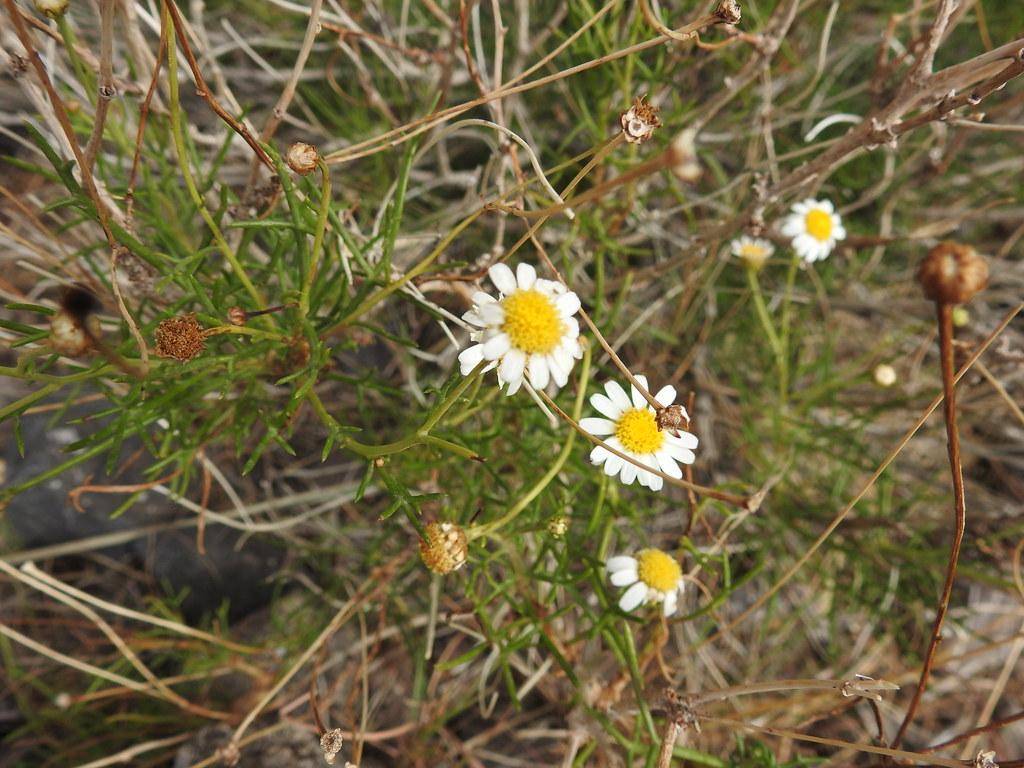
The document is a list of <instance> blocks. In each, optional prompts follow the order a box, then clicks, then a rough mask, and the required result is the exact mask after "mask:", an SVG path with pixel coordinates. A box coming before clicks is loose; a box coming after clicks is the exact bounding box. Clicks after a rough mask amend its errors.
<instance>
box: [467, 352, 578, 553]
mask: <svg viewBox="0 0 1024 768" xmlns="http://www.w3.org/2000/svg"><path fill="white" fill-rule="evenodd" d="M590 354H591V352H590V345H587V346H586V348H585V349H584V351H583V360H582V362H581V363H580V380H579V386H578V388H577V390H576V401H575V402H574V403H573V408H572V417H573V420H574V421H576V422H579V420H580V414H581V413H582V412H583V399H584V398H585V397H586V395H587V382H588V381H589V379H590ZM575 442H576V430H573V429H570V430H569V436H568V437H567V438H566V440H565V444H564V445H563V446H562V450H561V451H560V452H559V454H558V458H556V459H555V462H554V464H552V465H551V468H550V469H548V471H547V472H545V473H544V476H543V477H541V479H540V480H538V481H537V482H536V484H534V486H533V487H532V488H530V490H528V491H527V492H526V494H525V495H523V496H522V497H520V499H519V500H518V501H517V502H516V503H515V504H513V505H512V506H511V507H509V509H508V511H507V512H506V513H505V514H504V515H502V516H501V517H499V518H498V519H497V520H492V521H491V522H489V523H485V524H484V525H480V526H474V527H473V528H471V529H470V530H469V531H468V532H467V535H468V536H469V538H470V539H475V538H479V537H480V536H487V535H489V534H491V533H492V532H494V531H497V530H499V529H501V528H502V527H504V526H506V525H508V524H509V523H511V522H512V521H513V520H515V519H516V517H517V516H518V515H519V513H520V512H522V511H523V510H524V509H526V507H527V506H529V504H530V502H532V501H533V500H534V499H536V498H537V496H539V495H540V494H541V492H542V491H543V490H544V489H545V488H547V487H548V485H549V484H550V483H551V481H552V480H554V479H555V477H556V476H557V475H558V473H559V472H561V471H562V467H563V466H564V465H565V462H566V460H567V459H568V458H569V454H570V453H571V452H572V447H573V445H574V444H575Z"/></svg>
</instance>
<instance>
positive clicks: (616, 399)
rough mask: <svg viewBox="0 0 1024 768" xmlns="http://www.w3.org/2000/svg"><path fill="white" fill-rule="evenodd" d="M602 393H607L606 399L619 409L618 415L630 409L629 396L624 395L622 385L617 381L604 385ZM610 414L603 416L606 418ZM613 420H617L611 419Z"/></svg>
mask: <svg viewBox="0 0 1024 768" xmlns="http://www.w3.org/2000/svg"><path fill="white" fill-rule="evenodd" d="M604 391H605V392H607V393H608V398H609V399H610V400H611V401H612V402H613V403H614V404H615V405H616V406H617V407H618V408H619V415H621V414H622V411H625V410H628V409H630V408H632V407H633V406H632V404H631V403H630V402H629V396H628V395H627V394H626V390H624V389H623V388H622V385H621V384H619V382H617V381H609V382H608V383H606V384H605V385H604ZM608 415H610V414H607V413H606V414H605V416H608ZM613 418H618V417H617V416H616V417H613Z"/></svg>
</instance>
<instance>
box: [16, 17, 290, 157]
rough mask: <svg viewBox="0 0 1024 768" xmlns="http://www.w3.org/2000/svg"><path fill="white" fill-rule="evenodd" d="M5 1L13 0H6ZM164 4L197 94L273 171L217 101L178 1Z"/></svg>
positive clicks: (257, 146)
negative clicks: (189, 40) (204, 74)
mask: <svg viewBox="0 0 1024 768" xmlns="http://www.w3.org/2000/svg"><path fill="white" fill-rule="evenodd" d="M5 2H11V0H5ZM164 5H165V6H166V7H167V10H168V11H170V15H171V23H172V24H173V25H174V34H175V36H176V37H177V38H178V43H179V45H180V46H181V50H182V53H184V54H185V60H186V61H187V62H188V68H189V69H190V70H191V71H192V77H193V78H194V79H195V82H196V95H197V96H199V98H201V99H202V100H203V101H205V102H206V103H207V104H209V105H210V109H212V110H213V111H214V112H216V113H217V116H218V117H220V119H221V120H223V121H224V122H225V123H227V124H228V126H229V127H230V128H231V130H233V131H234V132H235V133H237V134H238V135H239V136H241V137H242V138H243V139H244V140H245V143H246V144H248V145H249V146H250V147H251V148H252V151H253V152H255V153H256V156H257V157H258V158H259V159H260V162H262V163H263V164H264V165H265V166H267V168H269V169H270V170H271V171H273V170H274V162H273V161H272V160H271V159H270V155H268V154H267V151H266V150H265V149H263V147H261V146H260V143H259V142H258V141H257V140H256V139H255V137H254V136H253V135H252V134H251V133H249V129H248V128H246V127H245V125H243V124H242V123H241V122H239V121H238V120H237V119H235V117H234V116H233V115H232V114H231V113H230V112H228V111H227V110H226V109H224V107H223V106H221V103H220V102H219V101H217V99H216V97H215V96H214V95H213V92H212V91H211V90H210V87H209V86H208V85H207V84H206V80H204V79H203V73H202V70H200V69H199V63H198V62H197V61H196V56H195V54H194V53H193V52H192V46H191V45H189V42H188V35H186V34H185V23H184V21H183V20H182V18H181V11H179V10H178V5H177V3H175V2H174V0H164ZM171 77H177V73H176V72H172V73H171Z"/></svg>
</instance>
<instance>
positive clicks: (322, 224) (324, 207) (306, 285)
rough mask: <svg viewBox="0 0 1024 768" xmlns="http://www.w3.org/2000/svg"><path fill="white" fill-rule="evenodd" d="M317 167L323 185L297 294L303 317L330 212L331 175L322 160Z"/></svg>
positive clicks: (305, 313)
mask: <svg viewBox="0 0 1024 768" xmlns="http://www.w3.org/2000/svg"><path fill="white" fill-rule="evenodd" d="M317 167H318V168H319V169H320V174H321V175H322V176H323V184H322V185H321V187H320V210H319V211H318V212H317V217H316V234H315V235H313V254H312V256H311V257H310V262H309V265H308V267H307V269H306V279H305V280H304V281H303V284H302V293H301V294H299V314H301V315H302V316H303V317H306V316H307V315H308V314H309V294H310V292H311V291H312V290H313V280H315V279H316V273H317V270H318V269H319V267H320V252H321V251H322V250H323V245H324V234H325V233H326V232H327V215H328V213H330V210H331V173H330V171H329V170H328V168H327V164H326V163H324V161H323V160H319V161H317Z"/></svg>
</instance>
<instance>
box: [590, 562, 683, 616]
mask: <svg viewBox="0 0 1024 768" xmlns="http://www.w3.org/2000/svg"><path fill="white" fill-rule="evenodd" d="M605 568H607V570H608V577H609V581H611V583H612V584H614V585H615V586H616V587H629V589H627V590H626V591H625V592H623V593H622V597H620V598H619V608H621V609H622V610H623V611H627V612H628V611H632V610H633V609H634V608H636V607H637V606H639V605H643V604H645V603H661V604H662V608H661V609H662V613H664V614H665V615H666V616H671V615H672V614H673V613H675V612H676V608H677V607H678V601H679V593H680V592H682V591H683V586H684V580H683V569H682V568H681V567H680V565H679V561H678V560H676V559H675V558H674V557H672V556H671V555H669V554H667V553H666V552H662V551H661V550H660V549H642V550H640V551H639V552H637V554H636V557H629V556H628V555H619V556H617V557H610V558H608V562H607V563H605Z"/></svg>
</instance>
